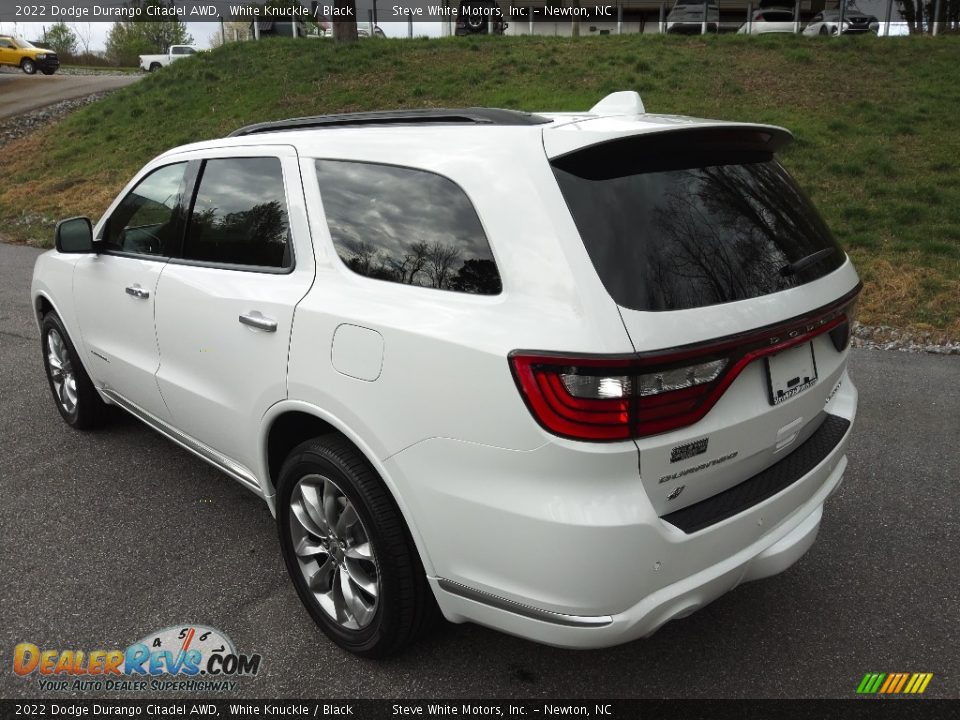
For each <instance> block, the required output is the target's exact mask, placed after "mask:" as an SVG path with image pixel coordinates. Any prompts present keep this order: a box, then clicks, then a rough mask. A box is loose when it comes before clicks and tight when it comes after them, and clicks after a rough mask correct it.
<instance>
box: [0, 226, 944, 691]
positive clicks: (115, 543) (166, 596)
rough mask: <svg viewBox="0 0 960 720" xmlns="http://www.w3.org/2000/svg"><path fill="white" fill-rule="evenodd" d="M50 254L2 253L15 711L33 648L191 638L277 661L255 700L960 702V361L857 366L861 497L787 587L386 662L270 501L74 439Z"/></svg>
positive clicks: (134, 426)
mask: <svg viewBox="0 0 960 720" xmlns="http://www.w3.org/2000/svg"><path fill="white" fill-rule="evenodd" d="M38 252H39V251H37V250H33V249H30V248H25V247H19V246H11V245H3V244H0V410H2V412H0V491H2V494H3V502H2V503H0V537H2V543H0V567H2V569H3V582H2V585H0V618H2V622H0V667H2V673H0V696H2V697H5V698H10V697H37V696H41V695H43V693H41V692H40V691H39V690H38V688H37V686H36V679H35V676H34V677H33V678H31V679H25V678H21V677H18V676H16V675H15V674H14V673H13V672H12V670H11V658H12V656H13V648H14V646H15V645H16V644H17V643H21V642H31V643H34V644H36V645H38V646H40V647H42V648H58V649H61V650H62V649H68V648H71V649H72V648H82V649H114V648H122V647H126V646H127V645H128V644H130V643H132V642H134V641H136V640H138V639H140V638H142V637H144V636H146V635H147V634H148V633H150V632H151V631H156V630H160V629H161V628H165V627H169V626H174V625H181V624H186V623H200V624H205V625H210V626H213V627H215V628H219V629H220V630H222V631H223V632H224V633H226V634H227V635H229V636H230V637H231V638H232V639H233V641H234V643H235V644H236V646H237V649H238V650H240V651H241V652H245V653H260V654H262V656H263V668H262V671H261V673H260V675H259V676H258V677H257V678H255V679H249V680H247V681H244V682H241V683H240V685H239V688H238V690H237V694H239V695H244V696H250V697H346V698H358V697H362V698H366V697H398V698H399V697H418V698H431V697H436V698H439V697H475V698H485V697H566V698H573V697H608V698H609V697H681V696H682V697H852V696H853V695H854V691H855V690H856V687H857V685H858V683H859V682H860V679H861V678H862V677H863V675H864V673H866V672H932V673H933V674H934V678H933V680H932V682H931V683H930V685H929V687H928V689H927V691H926V696H927V697H952V698H957V697H960V676H958V671H960V623H958V607H960V563H958V561H957V558H958V557H960V451H958V444H957V443H958V430H960V357H956V356H954V357H937V356H929V355H910V354H904V353H892V352H880V351H854V352H853V357H852V361H851V366H852V374H853V377H854V381H855V383H856V384H857V385H858V387H859V389H860V392H861V397H860V403H861V404H860V416H859V420H858V425H857V428H856V431H855V434H854V438H853V440H852V444H851V448H850V466H849V469H848V471H847V476H846V480H845V483H844V485H843V487H842V488H841V490H840V491H839V492H838V493H837V495H835V496H834V497H833V499H832V500H831V501H830V503H829V504H828V506H827V511H826V514H825V517H824V523H823V526H822V529H821V534H820V538H819V540H818V542H817V544H816V545H815V546H814V548H813V549H812V551H811V552H810V553H809V554H808V555H807V556H806V557H804V558H803V559H802V560H801V561H800V562H799V563H798V564H797V565H796V566H794V567H793V568H791V569H790V570H789V571H787V572H786V573H784V574H783V575H780V576H778V577H775V578H771V579H769V580H764V581H760V582H757V583H753V584H748V585H744V586H742V587H740V588H738V589H736V590H735V591H733V592H732V593H730V594H728V595H726V596H725V597H723V598H721V599H720V600H718V601H717V602H715V603H714V604H712V605H710V606H709V607H707V608H705V609H704V610H702V611H700V612H697V613H695V614H694V615H692V616H690V617H689V618H686V619H683V620H679V621H675V622H672V623H670V624H668V625H667V626H665V627H664V628H663V629H662V630H661V631H659V632H658V633H657V634H656V635H654V636H653V637H652V638H650V639H647V640H643V641H639V642H635V643H631V644H629V645H624V646H620V647H616V648H612V649H607V650H599V651H589V652H573V651H565V650H557V649H553V648H548V647H543V646H539V645H535V644H533V643H530V642H527V641H524V640H520V639H516V638H512V637H508V636H505V635H501V634H498V633H495V632H492V631H488V630H485V629H483V628H480V627H476V626H471V625H462V626H453V625H449V624H448V625H445V626H444V627H442V628H441V629H439V630H438V631H437V632H436V633H435V634H434V635H433V636H431V637H430V638H429V639H428V640H427V641H426V642H424V643H422V644H421V645H419V646H417V647H416V648H414V649H413V650H412V651H410V652H408V653H407V654H405V655H403V656H401V657H398V658H394V659H391V660H389V661H385V662H372V661H365V660H360V659H357V658H355V657H353V656H351V655H349V654H347V653H345V652H343V651H341V650H339V649H337V648H336V647H335V646H333V645H332V644H331V643H329V642H328V641H327V640H326V639H325V637H324V636H323V635H322V634H321V633H320V632H319V630H317V629H316V628H315V627H314V625H313V623H312V621H311V620H310V618H309V617H308V615H307V613H306V612H305V611H304V610H303V609H302V607H301V605H300V603H299V601H298V599H297V597H296V594H295V592H294V590H293V587H292V585H291V584H290V583H289V581H288V580H287V577H286V574H285V570H284V567H283V562H282V560H281V558H280V554H279V551H278V548H277V541H276V533H275V528H274V525H273V521H272V519H271V517H270V514H269V513H268V511H267V509H266V506H265V505H263V504H262V503H261V501H260V500H258V499H257V498H256V497H254V496H253V495H252V494H250V493H249V492H247V491H246V490H244V489H243V488H242V487H240V486H239V485H238V484H236V483H235V482H233V481H232V480H230V479H228V478H227V477H225V476H223V475H221V474H219V473H218V472H217V471H215V470H213V469H212V468H211V467H209V466H208V465H206V464H205V463H203V462H202V461H200V460H199V459H197V458H195V457H194V456H192V455H190V454H189V453H187V452H186V451H185V450H182V449H180V448H179V447H177V446H175V445H173V444H172V443H170V442H169V441H167V440H165V439H164V438H162V437H160V436H159V435H157V434H156V433H154V432H152V431H150V430H148V429H147V428H146V427H145V426H143V425H141V424H140V423H138V422H137V421H135V420H133V419H131V418H126V417H123V416H120V415H118V416H117V418H116V420H115V421H114V422H113V423H112V426H111V427H109V428H108V429H106V430H103V431H98V432H95V433H79V432H75V431H72V430H70V429H69V428H67V426H66V425H64V424H63V423H62V422H61V420H60V418H59V416H58V414H57V412H56V409H55V407H54V405H53V403H52V401H51V400H50V397H49V390H48V387H47V384H46V380H45V379H44V375H43V371H42V365H41V358H40V352H39V341H38V337H39V336H38V333H37V329H36V326H35V324H34V322H33V318H32V317H31V311H30V303H29V295H28V293H29V282H30V272H31V269H32V266H33V261H34V259H35V257H36V255H37V254H38ZM492 551H494V552H496V551H497V550H496V548H493V550H492ZM503 552H504V555H505V557H507V556H508V554H509V550H508V549H507V548H504V549H503ZM628 552H630V550H629V548H618V549H611V562H613V561H615V557H614V555H613V554H614V553H628ZM572 570H573V569H572ZM570 581H571V582H576V574H575V572H573V571H572V572H571V575H570ZM107 695H108V696H111V697H117V695H116V694H114V695H109V694H107ZM59 696H60V697H63V695H62V694H61V695H59ZM93 696H96V694H93Z"/></svg>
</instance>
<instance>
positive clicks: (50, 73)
mask: <svg viewBox="0 0 960 720" xmlns="http://www.w3.org/2000/svg"><path fill="white" fill-rule="evenodd" d="M40 72H42V73H43V74H44V75H53V74H54V73H55V72H56V70H52V69H51V70H41V71H40Z"/></svg>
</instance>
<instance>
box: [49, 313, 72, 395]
mask: <svg viewBox="0 0 960 720" xmlns="http://www.w3.org/2000/svg"><path fill="white" fill-rule="evenodd" d="M47 364H48V367H49V368H50V380H51V382H52V383H53V391H54V393H55V394H56V396H57V402H59V403H60V405H61V406H62V407H63V409H64V411H65V412H67V413H68V414H72V413H73V412H74V411H75V410H76V409H77V376H76V374H75V372H74V369H73V362H72V361H71V360H70V351H69V350H67V344H66V343H65V342H64V341H63V338H62V337H61V336H60V333H58V332H57V331H56V330H50V331H49V332H48V333H47Z"/></svg>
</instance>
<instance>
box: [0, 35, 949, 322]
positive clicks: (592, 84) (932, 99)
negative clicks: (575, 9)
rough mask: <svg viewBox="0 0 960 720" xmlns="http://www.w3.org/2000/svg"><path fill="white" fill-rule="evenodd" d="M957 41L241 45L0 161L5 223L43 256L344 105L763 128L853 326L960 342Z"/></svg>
mask: <svg viewBox="0 0 960 720" xmlns="http://www.w3.org/2000/svg"><path fill="white" fill-rule="evenodd" d="M958 66H960V38H948V37H944V38H938V39H931V38H905V39H892V40H879V39H877V38H874V37H865V38H840V39H825V40H820V39H817V38H813V39H810V38H795V37H773V36H769V37H759V38H758V37H739V36H721V37H709V38H705V39H704V38H699V37H695V38H674V37H658V36H654V37H641V36H638V35H629V36H622V37H596V38H580V39H577V40H574V39H570V38H522V37H517V38H478V39H462V38H455V39H444V40H385V41H382V42H359V43H356V44H353V45H347V46H342V45H336V44H334V43H330V42H317V41H310V40H299V41H298V40H269V41H262V42H260V43H241V44H231V45H228V46H226V47H224V48H221V49H218V50H214V51H212V52H209V53H203V54H200V55H198V56H196V57H195V58H191V59H189V60H183V61H181V62H178V63H175V64H174V65H172V66H170V67H169V68H166V69H164V70H163V71H161V72H158V73H156V74H154V75H151V76H149V77H146V78H145V79H144V80H143V81H141V82H139V83H137V84H135V85H133V86H131V87H129V88H126V89H124V90H121V91H118V92H117V93H115V94H113V95H111V96H110V97H109V98H107V99H106V100H104V101H103V102H100V103H96V104H94V105H91V106H89V107H86V108H84V109H82V110H80V111H78V112H76V113H74V114H73V115H71V116H70V117H68V118H67V119H65V120H64V121H62V122H61V123H59V124H58V125H56V126H54V127H51V128H48V129H46V130H44V131H41V132H39V133H37V134H35V135H34V136H32V137H30V138H26V139H24V140H21V141H18V142H16V143H12V144H10V145H8V146H6V147H5V148H4V154H5V155H6V156H7V159H8V162H7V163H5V164H6V166H7V167H8V168H9V169H10V170H9V174H8V175H6V176H5V178H4V183H3V185H2V187H0V220H2V221H3V227H4V233H6V234H7V235H11V236H13V237H14V239H17V240H21V241H30V242H35V243H43V242H46V241H47V238H49V237H50V232H51V228H52V222H53V220H54V219H55V218H57V217H63V216H69V215H75V214H90V215H94V216H95V215H98V214H99V213H101V212H102V211H103V209H104V207H105V206H106V204H107V203H108V202H109V201H110V199H112V197H113V196H114V195H115V193H116V192H117V191H118V190H119V189H120V188H121V187H122V185H123V184H124V183H125V182H126V181H127V180H128V179H129V177H130V176H131V175H132V174H133V173H134V172H135V171H136V170H137V169H138V168H139V167H141V166H142V165H143V163H145V162H146V161H147V160H149V159H150V158H151V157H153V156H155V155H156V154H158V153H160V152H163V151H164V150H167V149H168V148H170V147H172V146H174V145H178V144H182V143H187V142H192V141H195V140H201V139H204V138H212V137H219V136H222V135H225V134H226V133H228V132H230V131H231V130H233V129H235V128H236V127H238V126H240V125H244V124H247V123H251V122H256V121H262V120H270V119H277V118H285V117H291V116H297V115H311V114H320V113H329V112H343V111H351V110H372V109H382V108H401V107H429V106H463V105H488V106H496V107H507V108H521V109H525V110H537V109H549V110H572V109H586V108H589V107H590V106H591V105H592V104H594V103H595V102H596V101H597V100H598V99H599V98H601V97H602V96H603V95H605V94H606V93H609V92H612V91H615V90H622V89H636V90H639V91H640V92H641V93H642V95H643V98H644V102H645V103H646V105H647V108H648V110H650V111H651V112H663V113H677V114H685V115H697V116H703V117H716V118H723V119H731V120H745V121H756V122H769V123H775V124H778V125H784V126H786V127H787V128H789V129H790V130H792V131H793V132H794V134H795V135H796V142H795V143H794V144H793V146H791V147H790V148H788V149H787V150H786V151H785V152H784V153H782V156H781V157H782V159H783V161H784V163H785V164H786V165H787V166H788V167H789V168H790V170H791V171H792V172H793V173H794V174H795V175H796V176H797V178H798V179H799V180H800V182H801V184H802V185H803V186H804V187H805V188H806V189H807V191H808V192H809V193H810V194H811V195H812V196H813V198H814V201H815V202H816V203H817V205H818V206H819V208H820V209H821V211H822V212H823V214H824V215H825V217H826V219H827V221H828V223H829V224H830V226H831V227H832V228H833V230H834V232H835V233H836V235H837V237H838V238H839V239H840V241H841V242H842V243H843V245H844V246H845V248H847V250H848V251H849V252H850V254H851V255H852V256H853V257H854V259H855V261H856V263H857V265H858V268H859V269H860V271H861V274H862V275H863V277H864V280H865V283H866V285H867V291H866V292H865V294H864V298H863V301H862V303H861V317H862V319H863V320H865V321H867V322H872V323H889V324H893V325H900V326H905V325H916V326H926V327H932V328H939V329H943V330H945V331H947V333H949V334H950V335H952V336H954V337H960V162H958V158H960V133H956V132H954V131H953V130H952V128H955V127H956V125H957V115H958V111H960V83H958V82H957V67H958Z"/></svg>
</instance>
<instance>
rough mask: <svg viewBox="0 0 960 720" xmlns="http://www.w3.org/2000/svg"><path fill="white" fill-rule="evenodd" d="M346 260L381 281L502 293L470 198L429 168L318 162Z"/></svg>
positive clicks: (333, 230) (332, 231) (322, 191)
mask: <svg viewBox="0 0 960 720" xmlns="http://www.w3.org/2000/svg"><path fill="white" fill-rule="evenodd" d="M316 167H317V180H318V182H319V183H320V194H321V197H322V198H323V209H324V211H325V213H326V216H327V223H328V225H329V227H330V235H331V237H332V238H333V244H334V246H335V247H336V250H337V254H338V255H339V256H340V259H341V260H343V262H344V263H346V265H347V267H349V268H350V269H351V270H353V271H354V272H356V273H359V274H360V275H365V276H367V277H370V278H375V279H377V280H386V281H388V282H395V283H402V284H405V285H417V286H419V287H432V288H437V289H440V290H453V291H457V292H465V293H471V294H475V295H496V294H498V293H499V292H500V289H501V284H500V273H499V272H498V270H497V265H496V262H495V261H494V259H493V253H492V252H491V250H490V244H489V243H488V242H487V237H486V235H485V234H484V232H483V227H482V226H481V225H480V219H479V218H478V217H477V213H476V210H474V208H473V205H472V204H471V203H470V200H469V198H467V196H466V194H465V193H464V192H463V190H461V189H460V187H459V186H458V185H456V184H455V183H454V182H453V181H452V180H449V179H447V178H445V177H443V176H441V175H437V174H435V173H431V172H427V171H425V170H414V169H412V168H404V167H396V166H394V165H378V164H374V163H361V162H342V161H336V160H317V161H316Z"/></svg>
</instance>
